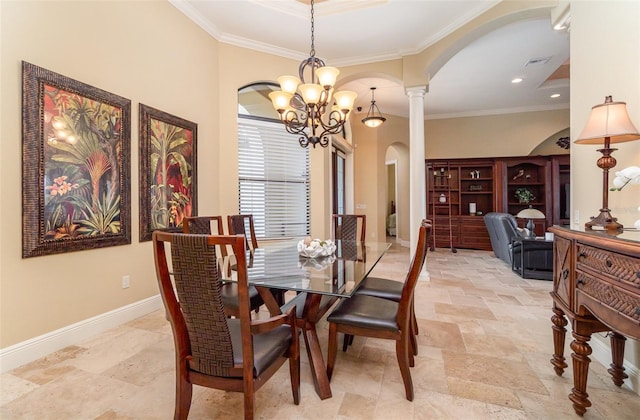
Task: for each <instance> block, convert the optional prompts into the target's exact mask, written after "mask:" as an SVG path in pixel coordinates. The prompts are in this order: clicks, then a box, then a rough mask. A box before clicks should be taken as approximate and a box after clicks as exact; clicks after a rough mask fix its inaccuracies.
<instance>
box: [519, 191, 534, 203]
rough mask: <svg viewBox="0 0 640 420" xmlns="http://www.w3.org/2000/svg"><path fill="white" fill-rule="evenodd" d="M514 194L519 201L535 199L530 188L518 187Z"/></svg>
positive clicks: (526, 201)
mask: <svg viewBox="0 0 640 420" xmlns="http://www.w3.org/2000/svg"><path fill="white" fill-rule="evenodd" d="M515 196H516V198H517V199H518V201H519V202H520V203H528V202H530V201H533V200H535V199H536V197H535V195H533V193H532V192H531V190H530V189H528V188H524V187H520V188H518V189H517V190H516V192H515Z"/></svg>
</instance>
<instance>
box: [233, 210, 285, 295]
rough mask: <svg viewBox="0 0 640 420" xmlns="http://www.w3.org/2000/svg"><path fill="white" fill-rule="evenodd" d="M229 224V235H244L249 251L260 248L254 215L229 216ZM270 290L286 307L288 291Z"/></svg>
mask: <svg viewBox="0 0 640 420" xmlns="http://www.w3.org/2000/svg"><path fill="white" fill-rule="evenodd" d="M227 224H228V226H229V235H244V237H245V238H246V244H247V245H246V246H247V251H251V252H253V251H254V250H255V249H257V248H258V238H257V237H256V228H255V225H254V224H253V215H252V214H233V215H229V216H227ZM250 264H251V263H250ZM269 290H270V291H271V294H272V295H273V298H274V299H275V300H276V302H277V303H278V305H279V306H282V305H284V303H285V293H286V290H283V289H275V288H271V289H269Z"/></svg>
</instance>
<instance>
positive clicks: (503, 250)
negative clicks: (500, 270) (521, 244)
mask: <svg viewBox="0 0 640 420" xmlns="http://www.w3.org/2000/svg"><path fill="white" fill-rule="evenodd" d="M484 223H485V225H486V226H487V231H488V232H489V239H490V240H491V248H492V249H493V253H494V254H496V257H498V258H500V259H501V260H502V261H504V262H506V263H507V264H511V239H512V238H514V237H522V234H520V232H519V231H518V223H517V221H516V218H515V217H514V216H513V215H511V214H509V213H498V212H490V213H487V214H486V215H485V216H484Z"/></svg>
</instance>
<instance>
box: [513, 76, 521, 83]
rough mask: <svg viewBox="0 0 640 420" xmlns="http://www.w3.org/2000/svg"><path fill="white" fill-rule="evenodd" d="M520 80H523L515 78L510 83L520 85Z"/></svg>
mask: <svg viewBox="0 0 640 420" xmlns="http://www.w3.org/2000/svg"><path fill="white" fill-rule="evenodd" d="M522 80H524V79H523V78H522V77H516V78H515V79H513V80H512V81H511V83H520V82H522Z"/></svg>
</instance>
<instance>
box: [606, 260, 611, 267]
mask: <svg viewBox="0 0 640 420" xmlns="http://www.w3.org/2000/svg"><path fill="white" fill-rule="evenodd" d="M605 265H606V266H607V268H611V266H612V265H613V263H612V262H611V260H607V261H606V262H605Z"/></svg>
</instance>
